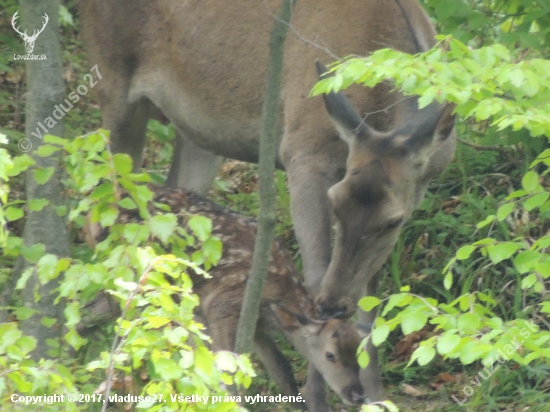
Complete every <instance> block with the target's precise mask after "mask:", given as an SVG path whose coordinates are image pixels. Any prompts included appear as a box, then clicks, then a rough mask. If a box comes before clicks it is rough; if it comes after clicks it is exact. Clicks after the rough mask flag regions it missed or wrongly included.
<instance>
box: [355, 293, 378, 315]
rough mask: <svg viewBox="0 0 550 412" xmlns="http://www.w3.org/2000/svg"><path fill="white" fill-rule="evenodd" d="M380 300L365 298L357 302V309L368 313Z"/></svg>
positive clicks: (373, 297) (371, 297) (374, 297)
mask: <svg viewBox="0 0 550 412" xmlns="http://www.w3.org/2000/svg"><path fill="white" fill-rule="evenodd" d="M380 302H381V301H380V299H378V298H377V297H376V296H365V297H363V298H361V300H359V303H358V305H359V307H360V308H361V309H363V310H364V311H365V312H368V311H370V310H371V309H373V308H375V307H376V306H378V305H379V304H380Z"/></svg>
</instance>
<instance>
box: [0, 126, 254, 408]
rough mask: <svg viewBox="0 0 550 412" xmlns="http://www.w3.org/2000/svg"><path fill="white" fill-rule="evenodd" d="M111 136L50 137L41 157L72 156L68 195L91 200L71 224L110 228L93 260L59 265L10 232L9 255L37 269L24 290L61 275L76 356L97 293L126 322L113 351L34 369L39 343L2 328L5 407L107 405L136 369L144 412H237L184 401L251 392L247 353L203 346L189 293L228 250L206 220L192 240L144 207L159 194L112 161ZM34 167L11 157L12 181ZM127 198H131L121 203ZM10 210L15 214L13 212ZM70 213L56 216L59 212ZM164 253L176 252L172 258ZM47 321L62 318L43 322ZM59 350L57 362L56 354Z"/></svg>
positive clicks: (13, 327)
mask: <svg viewBox="0 0 550 412" xmlns="http://www.w3.org/2000/svg"><path fill="white" fill-rule="evenodd" d="M107 138H108V133H107V132H105V131H99V132H97V133H91V134H89V135H87V136H84V137H82V138H78V139H75V140H74V141H73V142H69V141H66V140H64V139H60V138H57V137H54V136H46V137H45V142H46V143H47V144H44V145H42V146H41V147H40V148H39V149H38V150H37V153H36V154H37V155H38V156H48V155H49V154H51V153H53V152H56V151H60V150H61V151H63V152H64V153H66V156H65V162H66V168H67V172H68V175H69V178H68V179H67V181H66V184H67V186H68V189H69V190H72V191H73V192H78V193H80V194H87V196H86V197H85V198H82V199H81V200H79V201H78V202H73V204H72V207H71V208H70V209H71V210H69V213H68V216H69V219H70V220H71V221H73V222H75V223H76V224H77V225H81V224H82V223H83V217H82V213H90V216H91V220H92V221H98V222H100V223H101V225H102V226H103V227H110V234H109V236H108V237H107V238H106V239H105V240H104V241H103V242H101V243H100V244H99V245H98V246H97V249H96V253H95V255H94V256H93V258H92V259H91V260H90V261H88V262H85V261H81V260H80V259H76V258H63V259H59V258H57V257H56V256H54V255H49V254H44V246H43V245H33V246H31V247H27V246H24V245H23V244H22V240H21V239H19V238H16V237H14V236H11V235H10V236H8V238H7V245H6V249H5V253H6V254H9V255H17V254H19V253H21V254H22V255H23V256H24V257H25V258H26V259H27V260H28V261H30V262H32V263H35V264H36V266H34V267H32V268H30V269H29V270H27V271H26V272H25V273H23V275H22V276H21V278H20V279H19V281H18V283H17V288H18V289H21V288H23V287H25V282H26V279H28V277H29V276H30V275H31V274H32V273H33V271H36V272H37V273H38V277H39V279H40V282H42V283H45V282H47V281H49V280H51V279H53V278H56V277H58V276H59V275H60V274H61V273H64V279H63V280H62V281H61V283H60V286H59V288H58V290H57V291H56V292H57V294H58V299H66V300H67V305H66V310H65V317H66V319H67V321H66V323H65V327H66V334H65V335H64V339H65V341H66V342H67V343H68V344H69V345H70V346H71V347H72V348H73V349H74V350H79V349H81V348H82V347H83V346H84V345H86V344H87V342H86V340H85V339H83V338H82V337H80V335H79V334H78V333H77V332H76V325H77V324H78V323H79V322H80V321H81V307H82V305H84V304H85V303H86V302H89V301H90V300H91V299H93V297H94V296H95V295H96V293H97V292H98V291H100V290H107V291H108V293H110V294H111V295H112V296H113V297H115V298H116V299H117V300H118V301H119V302H120V305H121V307H122V309H123V315H122V317H121V319H119V321H118V322H117V325H116V327H115V332H116V333H115V340H114V342H113V346H112V349H111V350H110V351H104V352H102V353H101V355H100V356H99V358H98V359H96V360H94V361H92V362H91V363H89V364H88V365H83V366H82V365H79V364H72V363H68V364H65V362H61V361H58V362H54V361H41V363H40V364H35V363H34V362H33V361H31V360H29V359H27V357H26V354H27V353H28V352H29V351H31V350H32V349H33V348H34V345H35V341H34V339H33V338H31V337H26V336H23V335H22V333H21V332H20V331H19V330H18V328H17V323H16V322H11V323H6V324H3V325H0V326H1V327H2V328H3V329H5V330H3V333H2V336H3V340H2V347H1V348H0V368H1V370H2V371H1V372H0V397H1V398H2V399H4V400H3V401H2V403H3V404H4V405H11V404H10V403H9V399H10V396H11V394H12V393H15V392H17V393H19V394H21V395H25V396H27V395H37V394H44V393H56V394H66V395H69V394H73V395H79V394H90V395H91V394H93V393H96V394H98V393H100V394H101V395H102V396H103V397H104V399H106V398H107V396H108V395H109V393H105V387H106V386H109V385H112V384H114V383H116V382H119V381H125V379H124V377H125V376H132V371H134V370H137V371H140V376H141V377H142V378H146V383H145V384H144V387H143V388H142V389H141V388H139V386H140V385H139V384H138V385H137V386H136V387H133V386H132V388H131V389H133V390H134V392H132V393H131V394H134V395H137V394H138V393H140V392H141V394H142V395H143V396H147V395H150V396H151V398H148V400H147V399H145V398H144V400H142V401H140V402H139V403H138V404H137V408H138V409H141V408H146V409H149V410H163V411H170V410H180V408H181V407H183V406H185V407H186V408H187V409H186V410H212V411H214V410H215V411H227V410H236V409H238V407H237V405H236V403H235V402H234V401H232V400H229V401H227V402H223V401H220V402H212V401H210V402H206V403H204V404H203V403H196V402H190V401H189V400H186V398H185V397H186V396H191V395H200V396H211V397H212V396H218V397H219V398H218V399H219V400H223V399H224V396H226V395H227V392H226V391H225V390H224V389H223V385H233V384H236V385H239V386H245V387H247V386H248V385H249V384H250V381H251V376H253V371H252V369H251V365H250V363H249V361H248V359H247V358H246V357H245V356H237V355H234V354H232V353H229V352H218V353H212V352H210V351H209V350H208V349H207V347H206V346H205V341H207V340H208V337H207V336H206V335H204V333H203V332H202V325H200V324H198V323H196V322H195V321H194V320H193V310H194V308H195V307H196V306H197V305H198V298H197V297H196V296H195V295H193V294H192V284H191V280H190V278H189V275H188V274H187V271H188V270H193V271H195V272H197V273H202V274H204V275H205V276H207V273H206V272H204V270H203V269H201V266H204V267H209V266H210V265H211V264H215V263H216V261H217V259H219V256H220V247H221V244H220V242H219V240H217V239H215V238H212V237H211V235H210V231H211V222H210V221H209V220H208V219H205V218H202V217H191V218H190V224H189V227H190V228H191V233H188V232H187V231H185V229H184V228H181V227H177V225H175V224H174V219H175V216H174V215H171V214H169V213H166V214H158V215H155V216H151V215H150V214H149V212H148V208H147V207H148V205H149V202H150V201H151V199H152V193H151V192H150V191H149V189H148V188H147V187H146V186H144V185H143V183H144V182H148V181H149V180H150V178H149V176H148V175H147V174H134V173H131V170H132V164H131V160H130V158H129V157H128V156H127V155H121V154H116V155H112V154H111V153H110V152H109V151H108V150H106V147H107V146H106V143H107ZM31 163H32V161H31V159H30V158H29V157H28V156H26V155H22V156H18V157H16V158H14V159H13V160H12V164H13V167H12V168H11V169H10V170H8V171H7V175H8V176H15V175H17V174H18V173H20V172H21V171H23V170H24V169H26V167H28V166H29V165H30V164H31ZM6 164H9V163H6ZM35 175H36V176H37V177H40V178H43V181H45V180H47V179H48V178H49V177H50V176H51V173H49V171H48V170H40V169H38V170H37V171H36V173H35ZM3 180H5V178H4V179H3ZM122 193H126V194H127V195H128V196H122ZM18 206H21V205H18ZM26 206H27V207H29V208H42V207H45V206H46V204H45V202H41V201H37V202H35V203H34V204H32V205H31V204H28V205H26ZM156 206H157V207H161V206H160V205H156ZM119 207H122V208H125V209H134V210H138V211H139V213H140V215H141V216H142V217H143V218H144V221H143V224H139V225H138V224H132V223H129V224H120V223H118V222H117V215H118V211H117V210H118V208H119ZM12 209H15V207H13V206H12ZM12 209H6V211H7V210H12ZM17 210H21V209H17ZM66 212H67V211H66V210H61V209H60V210H59V213H62V214H65V213H66ZM6 215H7V216H8V218H9V219H11V220H16V219H19V218H22V217H23V213H22V212H21V213H15V212H13V211H12V212H9V213H7V214H6ZM187 245H190V246H191V245H193V246H194V248H195V249H196V252H195V253H193V254H192V255H191V256H187V255H186V254H185V252H184V251H185V250H186V247H187ZM206 245H208V247H206ZM166 251H168V253H171V254H166ZM168 279H170V281H168ZM174 294H176V295H177V296H178V297H179V299H178V300H174V299H173V297H172V296H173V295H174ZM27 312H28V311H26V310H25V308H19V309H18V310H17V311H16V312H15V314H16V315H17V317H18V319H22V318H24V317H25V316H29V315H30V314H29V313H27ZM43 322H55V320H52V319H46V318H44V320H43ZM63 350H64V348H63V346H57V347H55V348H52V351H54V352H55V353H62V352H63ZM54 352H52V355H54V356H55V353H54ZM61 359H63V357H61ZM99 369H101V370H105V372H106V375H107V379H106V381H104V383H103V384H102V385H101V388H102V389H101V390H99V392H97V391H96V392H94V390H96V389H97V385H96V386H95V387H94V385H93V384H92V382H87V381H89V379H90V377H91V376H98V375H97V372H96V373H95V375H94V374H93V375H90V372H93V371H97V370H99ZM122 395H126V394H124V393H123V394H122ZM153 395H156V399H155V398H153ZM159 397H162V400H160V398H159ZM210 399H212V398H210ZM155 400H156V402H154V401H155ZM48 408H49V409H48ZM58 408H59V405H57V406H56V405H55V404H54V405H52V406H48V407H46V410H59V409H58ZM70 408H73V409H71V410H78V408H80V407H79V406H78V405H77V404H72V403H71V406H70Z"/></svg>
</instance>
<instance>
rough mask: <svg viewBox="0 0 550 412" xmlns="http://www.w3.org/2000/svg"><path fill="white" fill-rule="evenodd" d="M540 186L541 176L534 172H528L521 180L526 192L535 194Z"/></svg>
mask: <svg viewBox="0 0 550 412" xmlns="http://www.w3.org/2000/svg"><path fill="white" fill-rule="evenodd" d="M538 185H539V175H538V174H537V172H535V171H534V170H530V171H528V172H527V173H526V174H525V176H523V178H522V179H521V186H522V187H523V188H524V189H525V191H526V192H529V193H531V192H533V191H534V190H535V189H536V188H537V187H538Z"/></svg>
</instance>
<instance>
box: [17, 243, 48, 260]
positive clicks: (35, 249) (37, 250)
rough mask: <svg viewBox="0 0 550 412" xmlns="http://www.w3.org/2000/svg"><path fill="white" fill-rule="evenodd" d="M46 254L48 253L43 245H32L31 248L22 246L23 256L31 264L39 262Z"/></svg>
mask: <svg viewBox="0 0 550 412" xmlns="http://www.w3.org/2000/svg"><path fill="white" fill-rule="evenodd" d="M44 253H46V247H45V246H44V245H43V244H42V243H39V244H36V245H32V246H31V247H28V246H25V245H23V246H21V255H23V257H24V258H25V259H26V260H28V261H29V262H31V263H36V262H38V259H40V258H41V257H42V256H43V255H44Z"/></svg>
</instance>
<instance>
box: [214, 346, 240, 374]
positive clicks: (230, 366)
mask: <svg viewBox="0 0 550 412" xmlns="http://www.w3.org/2000/svg"><path fill="white" fill-rule="evenodd" d="M216 367H217V368H218V370H223V371H228V372H231V373H234V372H236V371H237V361H236V360H235V355H233V354H232V353H230V352H226V351H220V352H218V353H217V354H216Z"/></svg>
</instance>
